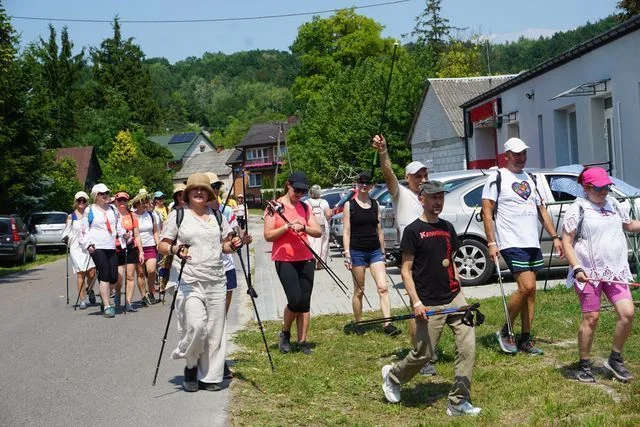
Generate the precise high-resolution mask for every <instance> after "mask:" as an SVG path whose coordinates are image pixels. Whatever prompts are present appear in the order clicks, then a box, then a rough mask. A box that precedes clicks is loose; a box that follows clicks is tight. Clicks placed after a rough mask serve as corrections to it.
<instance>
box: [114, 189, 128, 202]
mask: <svg viewBox="0 0 640 427" xmlns="http://www.w3.org/2000/svg"><path fill="white" fill-rule="evenodd" d="M115 198H116V200H118V199H125V200H129V199H130V198H131V197H130V196H129V194H127V193H126V192H124V191H118V192H117V193H116V195H115Z"/></svg>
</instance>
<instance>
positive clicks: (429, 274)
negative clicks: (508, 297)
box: [382, 181, 480, 415]
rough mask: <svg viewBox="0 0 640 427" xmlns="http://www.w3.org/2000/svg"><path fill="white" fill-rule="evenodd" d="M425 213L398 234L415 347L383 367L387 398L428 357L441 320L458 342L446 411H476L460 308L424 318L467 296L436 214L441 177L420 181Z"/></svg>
mask: <svg viewBox="0 0 640 427" xmlns="http://www.w3.org/2000/svg"><path fill="white" fill-rule="evenodd" d="M419 199H420V203H422V207H423V209H424V211H423V214H422V215H421V216H420V217H419V218H418V219H416V220H415V221H414V222H412V223H411V224H409V225H408V226H407V228H405V230H404V234H403V235H402V243H401V244H400V249H401V250H402V268H401V272H402V279H403V281H404V285H405V288H406V290H407V293H408V294H409V298H410V299H411V304H412V305H413V310H414V314H415V315H416V346H415V348H414V349H413V350H411V351H410V352H409V354H408V355H407V356H406V357H405V358H404V359H403V360H402V361H400V362H399V363H396V364H395V365H386V366H384V367H383V368H382V378H383V380H384V383H383V385H382V389H383V391H384V395H385V398H386V399H387V400H388V401H389V402H391V403H397V402H399V401H400V385H401V384H403V383H406V382H408V381H410V380H411V378H413V377H414V376H415V375H416V374H417V373H418V372H419V371H420V368H422V367H423V366H424V364H425V363H426V362H428V361H429V360H431V358H432V357H433V355H434V353H435V348H436V346H437V345H438V341H440V335H441V334H442V330H443V328H444V326H445V325H448V326H449V328H451V330H452V331H453V334H454V335H455V341H456V359H455V366H454V372H455V378H454V382H453V387H452V388H451V391H450V392H449V403H448V405H447V414H448V415H478V414H479V413H480V408H477V407H474V406H473V405H472V404H471V376H472V371H473V364H474V361H475V352H476V348H475V331H474V329H473V328H472V327H469V326H466V325H464V324H463V323H462V318H463V313H451V314H441V315H436V316H432V317H431V318H428V317H427V316H426V315H425V312H426V311H428V310H438V309H443V308H451V307H456V308H457V307H461V306H465V305H467V301H466V300H465V298H464V295H463V293H462V291H461V289H460V281H459V280H458V272H457V270H456V267H455V263H454V261H453V257H454V255H455V253H456V251H457V250H458V247H459V241H458V236H457V235H456V232H455V229H454V227H453V225H452V224H451V223H450V222H448V221H445V220H443V219H440V218H439V217H438V215H439V214H440V212H441V211H442V207H443V206H444V187H443V185H442V183H441V182H439V181H427V182H426V183H424V184H422V185H421V186H420V193H419Z"/></svg>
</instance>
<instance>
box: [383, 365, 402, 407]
mask: <svg viewBox="0 0 640 427" xmlns="http://www.w3.org/2000/svg"><path fill="white" fill-rule="evenodd" d="M391 368H393V365H384V366H383V367H382V371H381V373H382V391H383V392H384V397H385V399H387V401H388V402H390V403H398V402H400V384H398V383H396V382H393V380H392V379H391V378H390V377H389V372H391Z"/></svg>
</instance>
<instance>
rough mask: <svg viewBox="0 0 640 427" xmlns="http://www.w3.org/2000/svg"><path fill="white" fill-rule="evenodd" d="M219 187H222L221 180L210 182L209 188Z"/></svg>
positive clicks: (217, 188)
mask: <svg viewBox="0 0 640 427" xmlns="http://www.w3.org/2000/svg"><path fill="white" fill-rule="evenodd" d="M220 187H222V183H221V182H216V183H213V184H211V188H213V189H214V190H219V189H220Z"/></svg>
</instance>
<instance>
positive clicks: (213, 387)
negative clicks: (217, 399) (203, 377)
mask: <svg viewBox="0 0 640 427" xmlns="http://www.w3.org/2000/svg"><path fill="white" fill-rule="evenodd" d="M198 388H199V389H200V390H207V391H220V390H222V386H221V385H220V384H219V383H204V382H202V381H198Z"/></svg>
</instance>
